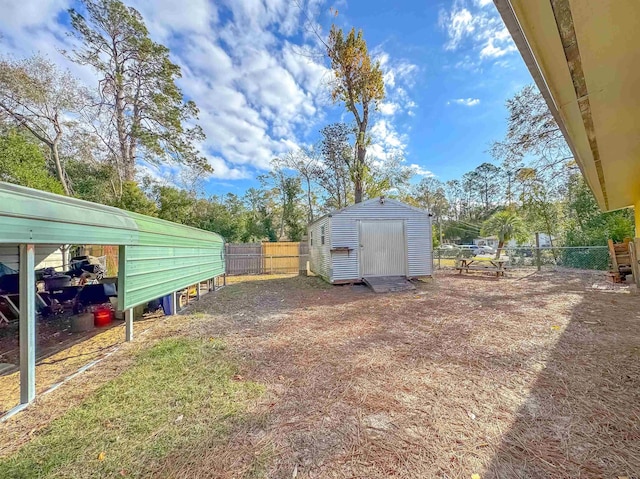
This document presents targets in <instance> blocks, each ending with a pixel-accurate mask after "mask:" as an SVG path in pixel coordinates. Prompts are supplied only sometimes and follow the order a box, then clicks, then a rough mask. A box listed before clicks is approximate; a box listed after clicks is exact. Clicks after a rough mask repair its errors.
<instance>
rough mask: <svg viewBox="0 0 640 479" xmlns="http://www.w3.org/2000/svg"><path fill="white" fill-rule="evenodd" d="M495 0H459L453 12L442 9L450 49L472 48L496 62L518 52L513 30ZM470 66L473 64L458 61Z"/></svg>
mask: <svg viewBox="0 0 640 479" xmlns="http://www.w3.org/2000/svg"><path fill="white" fill-rule="evenodd" d="M490 3H492V2H491V0H473V1H470V0H455V1H454V3H453V6H452V7H451V9H450V10H448V11H447V10H441V12H440V18H439V20H438V23H439V25H440V27H441V28H442V29H443V30H444V31H445V32H446V34H447V41H446V43H445V45H444V48H445V49H446V50H450V51H456V50H459V49H461V48H463V47H466V46H469V47H470V48H471V49H472V50H474V51H475V52H477V53H478V56H479V58H480V59H481V60H482V59H494V58H499V57H502V56H504V55H507V54H508V53H511V52H514V51H516V46H515V44H514V43H513V40H512V39H511V35H510V34H509V31H508V30H507V28H506V27H505V26H504V23H503V22H502V19H501V18H500V15H499V14H498V12H497V10H496V9H495V8H485V7H487V6H488V5H489V4H490ZM458 63H459V64H460V66H463V67H466V66H468V65H469V64H472V62H470V61H469V59H466V60H465V61H464V62H458Z"/></svg>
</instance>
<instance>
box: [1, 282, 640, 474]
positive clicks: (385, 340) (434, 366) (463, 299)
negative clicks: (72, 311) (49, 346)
mask: <svg viewBox="0 0 640 479" xmlns="http://www.w3.org/2000/svg"><path fill="white" fill-rule="evenodd" d="M604 285H605V283H604V280H603V278H602V277H600V276H593V275H580V274H572V273H542V274H540V273H539V274H532V275H517V274H513V273H512V274H511V275H510V277H507V278H504V279H502V278H501V279H496V278H491V277H483V276H471V275H470V276H466V275H462V276H458V275H453V274H443V275H439V276H438V277H437V279H436V280H434V281H431V282H427V283H424V284H421V285H419V286H418V289H417V290H416V291H414V292H409V293H398V294H388V295H374V294H373V293H371V292H369V291H368V290H366V289H365V288H363V287H350V286H343V287H331V286H328V285H325V284H323V283H322V282H320V281H319V280H317V279H315V278H299V277H296V278H284V279H274V280H271V281H260V282H246V283H241V284H236V285H233V286H229V287H228V288H226V289H224V290H222V291H220V292H218V293H216V294H215V295H208V296H205V297H204V298H203V299H202V301H200V302H199V303H194V304H193V305H192V306H191V313H192V315H191V316H189V317H181V318H171V319H170V320H168V321H169V322H168V323H167V325H168V326H167V329H166V330H162V332H161V333H158V332H156V333H154V334H156V335H160V336H162V335H170V336H173V337H179V338H180V339H172V340H171V341H185V342H186V344H200V346H198V347H197V348H196V349H195V350H194V351H195V353H194V354H195V355H192V359H193V360H196V358H199V357H202V358H211V357H212V356H208V355H207V354H209V353H207V354H204V353H201V352H198V348H204V347H205V346H203V345H207V344H213V345H215V344H224V345H226V346H225V347H226V349H225V350H224V351H218V350H216V351H215V352H214V356H213V357H215V358H217V359H216V360H215V361H214V362H213V363H212V364H211V366H210V368H209V369H206V368H205V369H204V371H207V372H208V375H212V376H215V375H216V374H218V373H216V371H217V370H218V369H219V368H222V370H225V371H227V372H226V373H225V374H222V375H220V374H218V375H217V376H216V377H221V378H223V381H224V382H225V384H232V385H234V387H236V388H239V392H238V393H234V394H236V395H235V396H234V397H235V399H234V404H236V403H237V404H238V405H237V406H235V407H236V409H234V410H233V412H232V413H230V414H228V415H225V414H222V415H220V414H218V412H217V411H219V410H218V407H217V406H215V405H213V404H212V403H211V402H207V401H209V399H207V398H208V396H207V395H202V394H193V395H180V392H179V388H178V389H176V388H174V389H172V390H171V391H169V393H168V394H167V395H166V396H163V397H166V399H167V400H168V401H171V399H170V398H172V397H174V396H179V397H181V398H182V399H181V401H184V402H185V404H187V405H188V407H187V406H184V407H186V408H187V409H188V410H189V411H190V412H191V413H190V415H189V419H190V420H189V421H186V422H185V423H184V424H185V425H188V424H191V425H192V427H188V428H187V429H184V430H183V431H184V432H185V434H184V436H181V440H175V441H168V440H162V439H161V438H162V437H165V436H163V435H164V434H166V431H167V430H169V431H173V428H174V426H175V420H176V418H175V417H174V416H175V414H165V413H162V414H159V416H154V415H151V416H152V417H151V419H150V421H151V424H150V425H146V424H145V422H144V421H141V422H137V423H136V424H137V425H138V427H139V428H140V429H141V430H143V433H142V434H138V428H128V429H126V430H124V431H123V432H122V434H121V435H117V436H116V437H115V439H113V436H109V435H108V434H107V437H111V438H112V440H113V442H112V443H110V444H111V447H112V449H116V448H118V447H119V446H120V443H119V441H121V440H122V441H125V442H126V444H138V443H139V442H141V443H142V444H141V445H138V446H136V448H135V451H136V454H121V455H120V456H119V460H118V461H119V466H120V467H122V470H124V471H125V473H126V474H127V475H128V476H130V477H146V476H145V475H144V474H148V473H149V472H150V471H152V472H153V474H155V475H157V476H160V477H184V478H187V477H188V478H205V477H222V478H227V477H228V478H232V477H273V478H292V477H298V478H303V477H308V478H314V477H322V478H324V477H327V478H333V477H336V478H343V477H344V478H355V477H360V478H383V477H416V478H430V477H434V478H458V477H460V478H470V477H472V475H473V474H478V475H479V476H480V477H482V478H548V477H549V478H550V477H552V478H576V477H581V478H587V477H593V478H599V477H614V478H616V477H629V478H633V477H638V474H639V471H640V328H639V327H638V326H639V325H640V315H639V311H640V310H639V308H638V304H639V303H638V302H639V300H640V297H638V296H637V295H631V294H628V292H627V291H626V290H624V289H621V288H618V287H607V286H604ZM144 341H146V342H145V343H144V344H143V343H142V342H139V343H136V344H134V345H133V346H131V349H129V348H123V350H122V351H121V352H119V353H120V354H115V355H113V356H112V357H110V358H108V359H107V360H105V361H104V362H103V363H101V364H100V365H98V366H96V370H97V371H94V372H92V373H90V374H93V375H94V376H93V380H92V381H89V379H87V378H86V377H85V379H79V380H78V384H76V383H75V382H72V383H70V384H69V385H67V386H65V387H63V388H61V390H59V391H56V392H55V393H53V394H52V395H50V396H48V397H46V398H43V399H41V400H40V401H39V403H38V408H33V409H30V410H28V411H26V412H25V413H23V414H22V415H21V416H20V417H19V418H18V419H16V420H15V421H10V422H9V423H7V424H3V425H1V426H0V437H2V439H0V446H2V442H5V444H4V447H2V448H1V449H0V454H3V455H5V459H4V462H3V463H2V466H0V467H6V464H8V463H14V464H15V463H18V462H20V461H22V462H24V461H32V462H33V461H35V462H37V460H36V459H35V458H37V457H40V458H41V459H40V460H41V461H45V462H47V461H49V462H50V459H48V457H49V456H54V457H60V456H64V454H65V451H66V447H67V446H65V444H64V443H62V442H60V441H58V442H55V441H53V442H52V439H51V437H50V436H51V434H53V432H55V428H56V427H57V426H56V425H57V424H58V423H59V422H62V423H63V424H66V425H67V427H77V424H79V423H78V421H79V419H78V418H76V417H75V416H77V414H78V413H77V410H78V408H77V406H74V404H77V403H79V402H81V401H84V403H83V405H82V406H81V407H80V410H82V408H87V407H89V408H91V407H92V406H91V405H92V404H94V402H95V401H96V400H98V399H97V398H100V397H101V395H104V392H103V391H104V389H98V393H93V392H89V393H87V394H85V395H83V394H79V393H78V389H77V388H76V389H73V388H74V387H77V386H78V385H79V386H81V387H82V386H83V387H86V388H87V389H89V390H90V389H91V388H93V389H95V386H94V383H95V381H96V379H97V378H100V377H101V376H100V375H99V374H98V373H99V372H100V371H103V373H105V374H104V376H106V377H109V371H112V370H113V371H117V372H112V373H111V377H113V378H114V379H110V380H109V382H108V383H107V384H106V385H105V386H104V388H106V389H107V390H108V391H112V392H113V394H114V396H113V403H114V405H113V407H114V408H116V409H117V406H118V405H121V404H124V403H125V398H124V397H122V394H123V393H122V391H129V392H128V394H134V395H135V394H137V393H136V388H135V387H134V386H133V384H135V381H133V378H131V377H130V376H127V375H128V372H130V371H133V370H134V368H136V367H138V366H139V362H138V361H139V359H136V358H139V357H142V358H145V357H147V356H145V354H147V355H148V353H145V351H146V350H147V348H149V347H158V346H157V345H162V344H164V341H167V340H163V339H158V338H156V337H155V336H154V335H149V338H145V339H144ZM154 344H156V346H153V345H154ZM135 348H138V350H137V351H136V350H135ZM190 350H191V349H190ZM218 355H219V356H218ZM161 357H162V355H161ZM199 361H200V362H199V364H208V363H209V361H210V360H209V359H206V360H204V361H203V360H199ZM218 363H219V364H218ZM122 364H126V366H122ZM225 365H227V366H225ZM179 372H182V374H179ZM188 374H190V369H189V368H188V367H187V365H186V364H180V365H178V366H177V369H175V370H174V373H173V376H170V378H171V377H172V378H173V379H170V380H169V381H168V382H167V383H166V384H167V385H171V384H173V383H174V382H175V384H179V383H180V381H182V380H183V379H181V378H183V377H184V376H185V375H188ZM195 377H197V378H199V379H198V380H197V381H196V382H197V383H200V382H203V381H205V382H207V384H208V381H209V380H208V379H206V378H207V374H205V375H204V376H200V375H196V376H195ZM122 378H125V379H126V378H129V380H128V381H124V382H123V379H122ZM70 389H71V391H70ZM195 389H196V390H198V388H195ZM65 390H66V393H65ZM69 395H71V398H72V399H71V401H67V403H66V405H65V406H64V407H61V406H59V402H60V400H61V399H60V398H62V397H68V396H69ZM131 404H135V401H133V402H131ZM160 404H162V402H160V403H159V404H156V407H161V406H160ZM221 404H222V405H225V404H226V403H225V402H224V401H223V402H222V403H221ZM87 405H88V406H87ZM94 407H95V406H94ZM226 407H229V406H224V407H223V409H222V410H224V408H226ZM65 408H66V409H67V411H66V412H64V410H65ZM161 409H163V410H164V409H165V408H161ZM43 410H44V411H48V412H49V415H51V416H52V417H59V419H58V420H57V421H54V422H53V423H52V424H51V425H50V426H49V427H48V428H43V425H45V424H46V423H47V422H48V419H46V416H45V415H44V414H43V413H42V411H43ZM136 411H139V409H138V408H134V412H136ZM136 414H139V412H137V413H136ZM163 414H164V415H163ZM185 417H186V416H185ZM209 417H215V418H216V420H215V421H211V420H208V419H207V418H209ZM83 420H85V421H86V427H91V428H93V429H92V430H93V431H94V435H95V437H96V442H100V441H102V442H100V443H101V444H102V443H104V439H102V438H101V433H100V432H99V431H98V429H96V427H97V425H101V424H104V416H103V415H101V414H100V412H99V410H96V414H95V417H89V418H87V417H84V419H83ZM119 420H121V421H125V419H124V418H120V419H119ZM101 421H102V422H101ZM218 422H222V423H223V424H224V427H220V428H217V429H216V428H214V424H215V423H218ZM52 431H53V432H52ZM187 431H188V433H187ZM211 431H214V432H213V433H212V432H211ZM29 433H31V434H29ZM107 433H108V431H107ZM30 437H33V439H32V440H31V442H29V443H28V444H27V445H26V446H24V447H22V448H21V449H18V447H19V446H20V445H21V444H23V443H24V442H26V441H27V440H29V438H30ZM169 437H170V438H174V437H175V436H174V435H173V433H171V434H169ZM43 444H47V445H48V447H47V448H44V447H43V446H42V445H43ZM107 446H109V444H107ZM107 446H101V447H100V448H101V449H102V448H107ZM132 447H133V446H132ZM107 449H108V448H107ZM97 450H98V449H97V448H94V449H92V450H91V453H92V454H95V453H96V451H97ZM16 451H17V452H16ZM74 451H75V453H77V454H80V455H82V454H85V452H84V451H83V450H82V449H78V448H75V449H74ZM113 453H114V452H110V451H109V450H107V451H106V454H107V455H106V457H109V454H113ZM64 457H66V458H67V459H64V461H70V460H71V459H70V458H69V457H71V458H73V455H69V454H67V456H64ZM89 457H91V456H89ZM106 457H105V461H106ZM7 458H8V459H7ZM64 461H62V462H64ZM105 461H101V462H99V463H96V460H95V459H92V461H88V462H87V463H86V464H85V465H84V468H83V467H80V466H79V468H78V469H75V472H77V471H82V474H81V475H79V474H77V475H70V474H69V473H68V471H69V470H70V469H68V468H67V469H65V468H64V467H66V466H64V464H63V465H60V464H61V463H60V462H59V463H58V466H56V467H54V468H52V469H51V470H50V472H49V473H48V474H47V475H43V477H104V476H109V475H108V474H106V473H105V471H104V470H103V469H101V467H102V466H103V463H104V462H105ZM76 464H77V462H76ZM96 464H97V465H96ZM132 465H133V466H132ZM63 466H64V467H63ZM114 470H115V469H114ZM0 471H2V469H0ZM65 471H66V472H65ZM27 477H29V476H27ZM33 477H35V476H33Z"/></svg>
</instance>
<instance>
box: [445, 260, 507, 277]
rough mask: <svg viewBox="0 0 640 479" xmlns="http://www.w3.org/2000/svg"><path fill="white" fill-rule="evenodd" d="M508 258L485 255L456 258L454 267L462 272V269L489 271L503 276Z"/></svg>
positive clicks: (466, 270) (467, 270)
mask: <svg viewBox="0 0 640 479" xmlns="http://www.w3.org/2000/svg"><path fill="white" fill-rule="evenodd" d="M508 261H509V259H508V258H491V257H487V256H474V257H472V258H458V260H457V262H456V263H457V264H456V269H457V270H458V271H459V272H460V274H462V271H463V270H464V271H465V272H467V273H468V272H469V270H472V271H489V272H495V273H496V276H504V272H505V270H506V267H505V264H506V263H507V262H508Z"/></svg>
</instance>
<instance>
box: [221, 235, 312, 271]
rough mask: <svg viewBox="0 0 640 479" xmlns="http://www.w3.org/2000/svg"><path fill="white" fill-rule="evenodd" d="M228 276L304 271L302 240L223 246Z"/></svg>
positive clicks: (305, 268)
mask: <svg viewBox="0 0 640 479" xmlns="http://www.w3.org/2000/svg"><path fill="white" fill-rule="evenodd" d="M225 252H226V254H225V257H226V266H227V274H228V275H240V274H301V273H302V272H305V273H306V270H307V257H308V254H309V247H308V244H307V242H306V241H304V242H296V241H283V242H278V243H228V244H227V245H226V249H225Z"/></svg>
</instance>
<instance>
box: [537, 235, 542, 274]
mask: <svg viewBox="0 0 640 479" xmlns="http://www.w3.org/2000/svg"><path fill="white" fill-rule="evenodd" d="M536 265H537V267H538V271H540V270H541V269H542V261H541V258H540V233H536Z"/></svg>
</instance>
